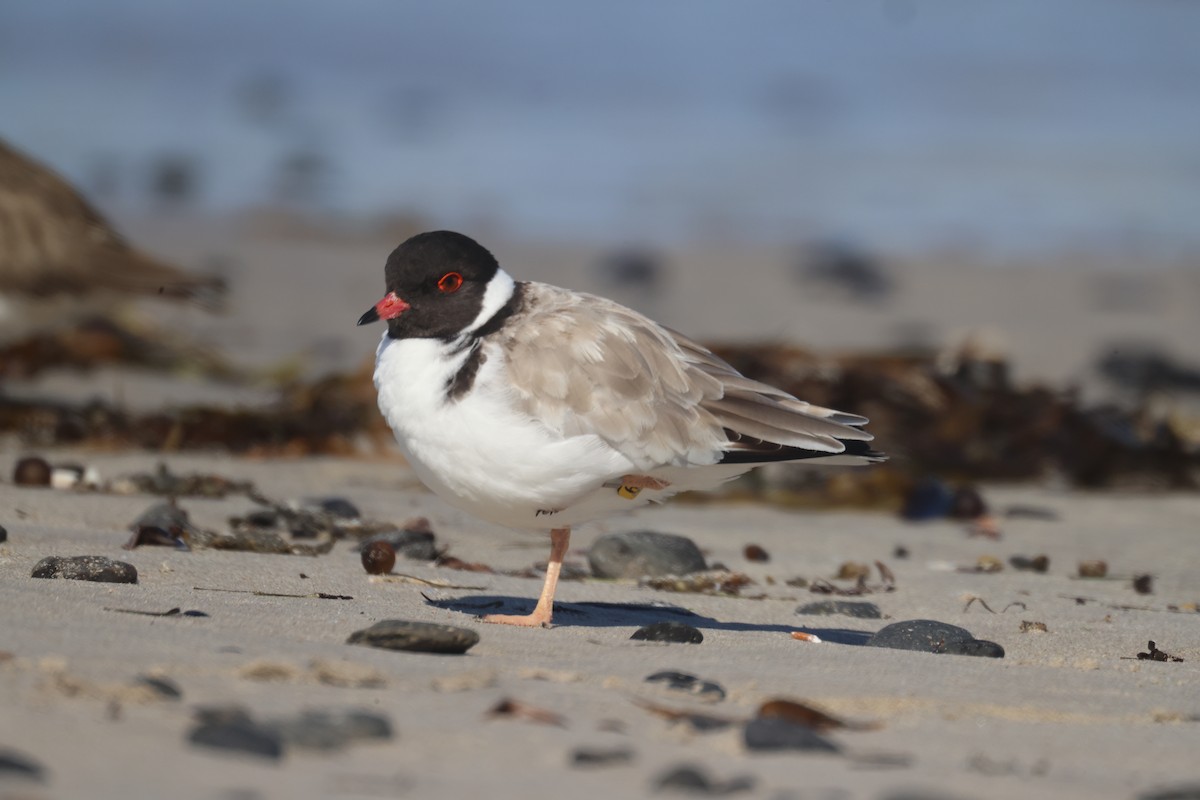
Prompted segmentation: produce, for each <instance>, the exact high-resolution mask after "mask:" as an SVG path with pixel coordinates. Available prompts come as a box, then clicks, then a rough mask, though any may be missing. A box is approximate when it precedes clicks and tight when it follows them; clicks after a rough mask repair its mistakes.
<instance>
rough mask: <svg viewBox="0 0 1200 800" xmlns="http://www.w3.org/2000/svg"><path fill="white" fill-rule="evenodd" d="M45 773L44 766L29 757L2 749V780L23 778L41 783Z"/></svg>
mask: <svg viewBox="0 0 1200 800" xmlns="http://www.w3.org/2000/svg"><path fill="white" fill-rule="evenodd" d="M45 772H46V771H45V769H44V768H43V767H42V765H41V764H39V763H38V762H36V761H34V760H33V759H32V758H30V757H29V756H27V755H24V754H23V753H18V752H17V751H16V750H11V749H9V748H7V747H0V778H16V777H21V778H29V779H31V780H35V781H40V780H42V778H43V777H44V776H45ZM5 796H7V795H5ZM14 797H15V795H14Z"/></svg>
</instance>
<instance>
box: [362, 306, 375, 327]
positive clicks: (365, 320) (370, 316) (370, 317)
mask: <svg viewBox="0 0 1200 800" xmlns="http://www.w3.org/2000/svg"><path fill="white" fill-rule="evenodd" d="M372 322H379V312H378V311H377V310H376V309H375V306H371V308H370V310H368V311H367V313H365V314H363V315H362V316H361V317H359V318H358V324H359V325H368V324H370V323H372Z"/></svg>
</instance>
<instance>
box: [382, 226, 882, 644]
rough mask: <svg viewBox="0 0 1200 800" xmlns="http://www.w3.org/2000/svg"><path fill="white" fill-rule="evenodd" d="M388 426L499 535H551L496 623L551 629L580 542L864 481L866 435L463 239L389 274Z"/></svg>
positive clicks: (401, 249)
mask: <svg viewBox="0 0 1200 800" xmlns="http://www.w3.org/2000/svg"><path fill="white" fill-rule="evenodd" d="M384 278H385V290H386V291H385V294H384V295H383V298H382V299H380V300H379V301H378V302H376V303H375V304H374V305H373V306H371V308H369V309H368V310H367V311H366V313H364V314H363V315H362V316H361V317H360V318H359V320H358V324H359V325H366V324H369V323H374V322H379V321H384V322H386V323H387V329H386V330H385V331H384V333H383V335H382V337H381V339H380V342H379V346H378V348H377V350H376V354H375V370H374V383H375V388H376V392H377V400H378V404H379V409H380V412H381V413H382V415H383V416H384V418H385V419H386V421H387V422H388V424H389V425H390V427H391V428H392V431H393V433H394V434H395V437H396V440H397V442H398V444H399V446H400V450H401V452H402V453H403V455H404V456H405V458H406V459H407V460H408V462H409V464H410V465H411V466H412V468H413V470H414V471H415V472H416V474H417V476H418V477H419V478H420V479H421V481H422V482H423V483H424V484H425V485H426V486H427V487H429V488H430V489H431V490H432V491H433V492H434V493H435V494H436V495H438V496H440V497H441V498H442V499H443V500H445V501H446V502H448V503H449V504H450V505H452V506H455V507H457V508H459V509H461V510H463V511H466V512H468V513H469V514H471V515H473V516H476V517H479V518H481V519H484V520H487V521H489V522H492V523H495V524H498V525H501V526H506V527H509V528H515V529H520V530H530V531H539V532H548V533H549V535H550V558H549V561H548V563H547V567H546V577H545V582H544V584H543V586H542V591H541V594H540V596H539V597H538V600H537V603H536V605H535V607H534V610H533V611H532V612H531V613H529V614H526V615H508V614H489V615H486V616H484V617H482V619H483V620H484V621H485V622H493V623H501V624H510V625H520V626H528V627H539V626H540V627H550V626H551V622H552V619H553V611H554V594H555V589H556V587H557V583H558V576H559V573H560V571H561V568H562V561H563V557H564V555H565V554H566V551H567V547H568V544H569V542H570V535H571V529H572V528H573V527H575V526H577V525H580V524H582V523H584V522H588V521H592V520H596V519H599V518H602V517H605V516H608V515H610V514H614V513H618V512H622V511H628V510H632V509H634V508H638V507H641V506H644V505H646V504H648V503H650V502H662V501H664V500H666V499H667V498H669V497H670V496H672V495H674V494H676V493H678V492H684V491H693V490H707V489H713V488H715V487H717V486H719V485H720V484H722V483H724V482H726V481H728V480H730V479H732V478H735V477H737V476H738V475H741V474H743V473H745V472H747V471H749V470H750V469H753V468H754V467H756V466H759V465H762V464H767V463H772V462H781V461H783V462H787V461H812V462H818V463H824V464H867V463H871V462H876V461H881V460H883V459H884V458H886V457H885V456H884V455H883V454H882V453H880V452H877V451H875V450H873V449H872V448H871V446H870V444H869V443H870V442H871V441H872V439H873V437H872V435H871V434H870V433H868V432H867V431H866V430H864V429H863V426H865V425H866V424H867V422H868V420H867V419H866V418H865V417H861V416H858V415H856V414H849V413H845V412H841V411H835V410H833V409H828V408H822V407H819V406H816V405H812V404H809V403H806V402H805V401H803V400H799V399H797V398H795V397H793V396H791V395H790V394H788V393H787V392H784V391H782V390H780V389H777V388H775V387H772V386H769V385H767V384H765V383H761V382H759V381H756V380H752V379H750V378H747V377H745V376H744V375H742V374H740V373H739V372H738V371H737V370H735V369H734V368H733V367H732V366H730V365H729V364H728V363H726V362H725V361H723V360H722V359H720V358H719V357H717V356H716V355H714V354H713V353H712V352H711V351H710V350H708V349H707V348H706V347H704V346H703V345H700V344H698V343H697V342H695V341H693V340H691V339H689V338H687V337H686V336H684V335H683V334H680V333H677V332H676V331H674V330H671V329H669V328H667V327H664V326H662V325H659V324H658V323H656V322H654V321H652V320H651V319H649V318H647V317H645V316H643V315H642V314H640V313H638V312H636V311H634V310H632V309H630V308H626V307H624V306H622V305H620V304H618V303H616V302H614V301H612V300H608V299H605V298H603V297H599V296H596V295H591V294H585V293H582V292H576V291H571V290H568V289H563V288H559V287H557V286H552V285H549V284H545V283H536V282H528V281H517V280H515V279H514V278H513V277H512V276H510V275H509V273H508V272H507V271H505V270H504V269H503V268H501V266H500V264H499V262H498V261H497V260H496V258H495V257H494V256H493V255H492V253H491V252H489V251H488V250H487V249H486V248H485V247H483V246H482V245H480V244H479V243H478V242H476V241H475V240H473V239H471V238H470V237H468V236H465V235H463V234H460V233H455V232H453V231H431V232H427V233H421V234H418V235H416V236H413V237H412V238H410V239H408V240H406V241H404V242H403V243H402V244H400V245H399V246H398V247H397V248H396V249H395V250H393V251H392V253H391V254H390V255H389V256H388V259H387V262H386V264H385V267H384Z"/></svg>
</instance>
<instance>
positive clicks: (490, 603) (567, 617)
mask: <svg viewBox="0 0 1200 800" xmlns="http://www.w3.org/2000/svg"><path fill="white" fill-rule="evenodd" d="M425 602H426V603H427V604H429V605H431V606H434V607H435V608H441V609H445V610H447V611H458V612H460V613H463V614H471V615H472V616H476V617H478V616H482V615H483V614H528V613H529V612H531V611H533V603H531V602H530V601H529V600H527V599H525V598H519V597H506V596H500V595H473V596H471V597H451V598H432V597H426V598H425ZM655 622H682V623H684V624H686V625H691V626H692V627H693V628H700V629H703V630H714V631H761V632H766V633H792V632H793V631H801V630H802V631H805V632H806V633H813V634H816V635H817V636H818V637H820V639H821V640H822V641H825V642H833V643H836V644H853V645H864V644H866V643H867V640H868V639H870V638H871V636H873V635H874V631H855V630H848V629H846V628H814V627H812V626H809V625H769V624H761V623H755V622H722V621H721V620H717V619H713V618H712V617H706V616H703V615H701V614H697V613H696V612H694V611H691V610H689V609H686V608H683V607H682V606H676V605H672V604H670V603H599V602H597V603H563V602H556V603H555V604H554V627H563V628H568V627H588V628H614V627H624V626H630V627H635V628H640V627H641V626H643V625H650V624H653V623H655Z"/></svg>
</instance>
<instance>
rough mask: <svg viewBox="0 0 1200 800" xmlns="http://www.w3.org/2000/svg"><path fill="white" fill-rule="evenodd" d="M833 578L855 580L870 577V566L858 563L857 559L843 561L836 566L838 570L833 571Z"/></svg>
mask: <svg viewBox="0 0 1200 800" xmlns="http://www.w3.org/2000/svg"><path fill="white" fill-rule="evenodd" d="M833 577H835V578H837V579H838V580H840V581H856V580H858V579H859V578H869V577H871V567H870V566H868V565H866V564H860V563H859V562H857V561H844V562H842V563H841V564H840V565H839V566H838V570H837V572H836V573H834V576H833Z"/></svg>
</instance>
